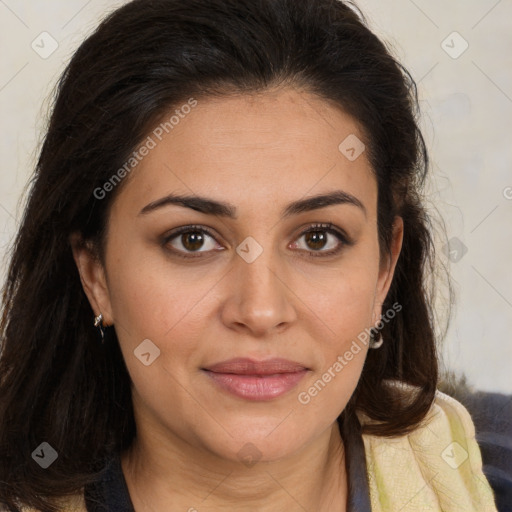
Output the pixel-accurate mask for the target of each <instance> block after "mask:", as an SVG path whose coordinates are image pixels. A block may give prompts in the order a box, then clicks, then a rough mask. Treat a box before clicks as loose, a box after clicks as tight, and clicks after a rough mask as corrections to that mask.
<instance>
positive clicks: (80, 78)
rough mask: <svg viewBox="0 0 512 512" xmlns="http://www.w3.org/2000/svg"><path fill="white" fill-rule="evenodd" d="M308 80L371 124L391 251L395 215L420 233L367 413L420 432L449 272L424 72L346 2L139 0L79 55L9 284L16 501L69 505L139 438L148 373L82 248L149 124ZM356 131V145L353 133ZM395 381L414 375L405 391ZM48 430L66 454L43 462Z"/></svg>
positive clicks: (69, 71)
mask: <svg viewBox="0 0 512 512" xmlns="http://www.w3.org/2000/svg"><path fill="white" fill-rule="evenodd" d="M283 84H291V85H293V86H298V87H301V88H302V89H304V90H307V91H309V92H311V93H314V94H317V95H318V96H320V97H322V98H324V99H326V100H328V101H331V102H334V103H335V104H337V105H339V106H340V107H341V108H343V109H344V110H345V111H346V112H348V113H349V114H350V115H352V116H353V117H354V118H355V119H356V120H357V121H358V122H359V123H360V125H361V127H362V129H363V131H364V133H365V136H366V138H367V141H368V153H367V154H368V156H369V158H370V163H371V165H372V168H373V171H374V173H375V177H376V180H377V183H378V229H379V242H380V247H381V251H382V253H383V254H384V253H385V252H386V251H388V250H389V244H390V238H391V232H392V231H391V230H392V222H393V219H394V216H395V215H400V216H401V217H402V218H403V220H404V241H403V248H402V252H401V255H400V257H399V260H398V264H397V268H396V273H395V276H394V280H393V282H392V286H391V289H390V291H389V294H388V296H387V298H386V301H385V303H384V304H383V311H386V310H387V309H389V308H391V307H392V305H393V304H395V303H398V304H400V305H401V306H402V310H401V312H400V313H399V314H397V315H396V317H395V318H394V319H393V320H392V321H390V322H388V323H385V325H384V326H383V328H382V334H383V337H384V339H385V343H384V345H383V346H382V347H381V348H380V349H379V350H370V351H369V353H368V356H367V359H366V362H365V365H364V368H363V372H362V375H361V378H360V381H359V384H358V386H357V389H356V391H355V393H354V395H353V396H352V398H351V401H350V404H349V407H350V408H351V409H352V408H357V409H359V410H361V411H363V412H364V413H366V414H367V415H368V416H369V417H370V418H372V419H374V420H378V422H379V423H378V424H375V425H372V426H367V427H366V428H365V432H367V433H373V434H376V435H381V436H394V435H400V434H404V433H407V432H410V431H411V430H413V429H414V428H415V427H417V426H418V424H419V423H420V422H421V421H422V419H424V417H425V414H426V413H427V411H428V410H429V408H430V406H431V404H432V401H433V398H434V393H435V389H436V383H437V372H438V367H437V357H436V347H435V340H434V337H435V336H434V327H433V316H432V311H431V307H430V304H431V303H432V297H431V296H430V294H429V292H428V290H427V287H426V285H425V278H426V276H427V274H428V273H430V272H432V269H433V266H432V265H433V244H432V240H431V229H430V225H429V219H428V216H427V214H426V211H425V209H424V207H423V205H422V202H421V188H422V185H423V183H424V180H425V177H426V173H427V169H428V155H427V151H426V147H425V143H424V140H423V137H422V135H421V132H420V130H419V128H418V124H417V114H418V109H417V107H418V102H417V92H416V85H415V83H414V80H413V79H412V78H411V76H410V75H409V73H408V72H407V70H406V69H405V68H403V67H402V66H401V65H400V64H399V63H398V62H397V61H396V60H395V59H394V58H393V56H392V55H391V54H390V53H389V52H388V50H387V49H386V47H385V45H384V44H383V43H382V42H381V41H380V40H379V39H378V38H377V37H376V36H375V35H374V34H373V33H372V32H371V31H370V30H369V29H368V28H367V24H366V22H365V20H364V18H363V16H362V15H361V14H360V13H358V12H357V11H356V9H355V8H354V6H349V5H347V4H346V3H343V2H341V1H339V0H186V1H184V0H135V1H133V2H130V3H128V4H126V5H124V6H123V7H121V8H119V9H118V10H116V11H115V12H113V13H112V14H110V15H109V16H108V17H107V18H106V19H105V20H104V21H103V22H102V23H101V24H100V25H99V27H98V28H97V30H96V31H95V32H94V33H93V34H92V35H91V36H90V37H88V38H87V39H86V40H85V41H84V42H83V44H82V45H81V46H80V47H79V48H78V50H77V51H76V53H75V54H74V56H73V58H72V60H71V62H70V63H69V65H68V66H67V67H66V69H65V71H64V73H63V75H62V77H61V78H60V81H59V83H58V87H57V90H56V96H55V101H54V105H53V110H52V114H51V118H50V122H49V126H48V130H47V133H46V135H45V138H44V143H43V145H42V149H41V152H40V156H39V159H38V162H37V168H36V173H35V176H34V179H33V182H32V183H31V189H30V195H29V200H28V203H27V206H26V209H25V212H24V216H23V219H22V222H21V226H20V228H19V231H18V233H17V237H16V239H15V242H14V245H13V248H12V255H11V261H10V266H9V269H8V275H7V281H6V285H5V288H4V292H3V304H2V308H3V310H2V318H1V324H0V335H1V341H2V345H1V355H0V418H1V425H0V502H3V503H5V504H6V505H7V506H9V507H10V510H17V508H15V507H16V505H17V504H18V505H19V503H24V504H27V505H30V506H33V507H36V508H38V509H40V510H42V511H54V510H57V509H56V508H55V507H53V506H52V504H51V498H56V497H59V496H64V495H66V494H70V493H73V492H76V491H77V490H79V489H81V488H82V487H83V486H84V485H85V484H87V483H88V482H91V481H93V480H94V479H95V477H96V476H97V475H98V473H99V472H100V471H101V469H102V468H103V465H104V461H105V459H106V458H108V457H109V456H110V455H111V454H112V453H114V452H116V451H120V450H123V449H124V448H126V447H128V446H129V445H130V443H131V442H132V440H133V438H134V436H135V434H136V429H135V423H134V418H133V410H132V403H131V390H130V378H129V375H128V372H127V370H126V366H125V364H124V361H123V358H122V354H121V352H120V349H119V344H118V340H117V337H116V333H115V330H114V329H113V328H109V329H108V331H107V335H108V336H107V337H108V340H107V343H106V344H105V345H102V344H101V343H100V341H99V337H98V333H97V331H96V330H95V328H94V326H93V312H92V310H91V307H90V305H89V302H88V300H87V298H86V296H85V294H84V291H83V289H82V285H81V282H80V278H79V274H78V271H77V268H76V265H75V262H74V260H73V257H72V251H71V247H70V243H69V236H70V234H71V233H80V234H81V235H82V237H83V239H84V241H86V242H91V243H94V244H95V246H96V247H97V249H98V257H99V258H102V257H103V248H104V246H105V239H104V233H105V226H106V222H107V219H108V214H109V209H110V207H111V205H112V203H113V201H114V200H115V197H116V194H118V193H119V191H120V190H121V189H122V186H123V183H120V184H119V185H118V186H117V187H116V190H115V191H113V192H112V193H108V194H106V196H105V197H103V198H99V197H98V193H96V194H95V191H97V190H98V188H101V187H102V186H103V184H104V183H106V182H107V181H108V180H109V179H110V178H111V177H112V176H113V174H114V173H115V172H116V171H117V170H118V169H120V168H121V167H122V166H123V163H124V162H126V160H127V159H128V158H129V155H130V154H131V153H132V152H133V151H134V149H135V148H136V147H137V146H138V145H139V144H140V143H141V141H143V140H144V138H145V137H147V134H148V133H149V130H150V129H151V127H152V126H154V125H155V123H156V122H157V120H159V119H161V117H162V115H163V114H164V113H166V112H168V111H169V109H170V108H171V107H173V106H179V105H180V104H183V103H184V102H186V101H187V99H189V98H191V97H195V98H198V99H199V98H202V97H203V98H204V97H208V96H209V95H222V94H224V95H226V94H232V93H247V92H255V91H264V90H266V89H267V88H269V87H272V86H278V85H283ZM340 142H341V141H340ZM388 379H394V380H399V381H402V382H404V383H407V384H410V385H412V386H414V387H415V388H416V389H417V390H418V392H417V393H415V394H410V395H406V396H404V395H403V393H402V394H400V390H399V389H397V388H393V387H389V386H387V385H386V382H387V380H388ZM42 442H47V443H48V444H49V445H51V446H52V447H54V448H55V449H56V450H57V452H58V458H57V460H56V461H55V462H54V463H53V464H52V465H51V466H50V467H48V468H47V469H44V470H43V469H42V468H41V467H40V466H39V465H37V464H35V462H34V460H32V453H33V451H34V450H35V449H36V448H37V447H38V446H40V445H41V443H42Z"/></svg>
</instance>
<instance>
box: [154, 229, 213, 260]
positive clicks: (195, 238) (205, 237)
mask: <svg viewBox="0 0 512 512" xmlns="http://www.w3.org/2000/svg"><path fill="white" fill-rule="evenodd" d="M163 245H164V246H166V247H170V249H171V251H172V252H174V253H175V254H177V255H178V256H182V257H184V258H187V257H192V258H193V257H197V256H200V255H201V254H203V253H207V252H211V251H213V250H215V249H217V248H218V244H217V243H216V241H215V238H214V237H213V235H212V234H210V232H209V231H208V230H207V229H205V228H203V227H195V226H184V227H182V228H180V229H178V230H176V231H174V232H173V233H171V234H170V235H168V236H166V237H165V239H164V240H163ZM201 249H204V250H201ZM193 253H197V256H195V255H193ZM187 254H189V255H190V256H187Z"/></svg>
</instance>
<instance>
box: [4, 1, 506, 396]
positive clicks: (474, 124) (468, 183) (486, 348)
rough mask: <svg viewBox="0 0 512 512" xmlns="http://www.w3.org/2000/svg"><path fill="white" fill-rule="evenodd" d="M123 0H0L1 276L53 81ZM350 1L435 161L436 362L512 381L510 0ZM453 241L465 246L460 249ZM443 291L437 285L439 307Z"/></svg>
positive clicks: (474, 376)
mask: <svg viewBox="0 0 512 512" xmlns="http://www.w3.org/2000/svg"><path fill="white" fill-rule="evenodd" d="M184 1H185V0H184ZM123 3H124V2H113V1H109V0H90V1H86V0H66V1H64V0H60V1H57V0H46V1H44V2H35V1H34V0H17V1H16V0H0V48H1V55H2V58H1V69H0V112H1V118H0V123H1V131H2V136H1V138H0V154H1V156H2V159H1V167H0V256H4V258H3V260H2V262H1V263H0V282H3V280H4V276H5V266H6V259H5V255H6V250H7V246H8V243H9V242H10V240H11V239H12V236H13V234H14V233H15V230H16V226H17V219H19V218H20V216H21V213H22V208H23V200H24V196H23V191H24V188H25V187H26V184H27V182H28V180H29V178H30V175H31V173H32V170H33V168H34V163H35V159H36V157H37V149H38V144H39V143H40V140H41V137H42V134H43V130H44V126H45V120H46V117H45V116H46V113H47V108H48V105H49V101H48V97H49V94H50V92H51V90H52V87H53V85H54V84H55V82H56V80H57V78H58V76H59V74H60V73H61V71H62V70H63V68H64V65H65V63H66V62H67V61H68V60H69V58H70V57H71V55H72V53H73V51H74V50H75V49H76V47H77V46H78V45H79V44H80V42H81V41H82V40H83V38H84V36H85V35H86V34H88V33H89V32H90V31H91V30H93V29H94V27H95V26H96V24H97V22H98V20H99V19H100V18H101V17H103V16H104V15H105V14H106V13H107V12H109V11H111V10H113V9H114V8H115V7H116V6H119V5H121V4H123ZM358 5H359V6H360V7H361V9H362V11H363V12H364V13H365V15H366V17H367V19H368V21H369V23H370V26H371V28H372V29H373V30H375V31H376V32H377V33H378V34H379V35H380V36H381V37H382V38H384V40H386V41H387V42H388V44H389V45H390V47H391V48H392V51H393V53H394V54H395V55H396V56H397V57H398V59H399V60H400V61H401V62H402V63H404V64H405V66H406V67H407V68H408V69H409V70H410V72H411V74H412V76H413V77H414V79H415V80H416V81H417V83H418V84H419V96H420V101H421V108H422V112H423V118H422V126H423V131H424V135H425V137H426V140H427V142H428V146H429V148H430V154H431V158H432V171H433V175H432V179H431V182H430V185H429V188H428V191H427V192H428V193H427V201H428V204H429V206H430V207H431V209H432V211H434V210H436V211H438V212H439V214H440V215H442V216H443V217H444V219H445V221H446V227H447V234H448V239H452V242H451V244H450V246H449V249H450V250H451V260H453V261H449V259H450V258H448V256H447V255H446V254H445V253H446V252H447V251H446V247H445V243H446V240H444V239H443V238H442V237H438V238H437V239H436V246H437V249H438V251H439V254H440V260H441V262H443V263H447V264H449V265H450V270H451V273H452V277H453V280H454V284H455V290H456V292H457V303H456V306H455V308H454V310H453V315H454V316H453V318H452V321H451V324H450V328H449V331H448V333H447V337H446V340H445V342H444V345H443V348H442V354H443V364H444V366H445V367H446V368H449V369H452V370H455V371H457V372H464V373H465V374H466V375H467V377H468V381H469V383H470V384H472V385H473V386H475V387H476V388H478V389H482V390H489V391H501V392H505V393H512V377H511V361H512V343H511V333H512V273H511V272H510V265H511V262H512V257H511V256H512V242H511V240H512V228H511V226H512V222H511V221H512V171H511V162H512V154H511V142H512V139H511V127H512V71H511V70H512V22H511V21H510V20H512V2H511V1H510V0H499V1H496V0H471V1H468V0H449V1H446V0H414V1H413V0H392V1H391V0H387V1H383V0H361V1H359V2H358ZM43 32H48V33H49V34H50V35H51V37H52V38H53V39H55V41H56V42H57V43H58V48H57V49H56V50H55V52H54V53H52V54H51V55H50V56H47V58H42V57H41V56H40V55H39V54H38V53H36V51H35V50H34V49H33V48H32V47H31V45H32V43H33V41H35V43H34V45H38V47H39V49H38V51H39V52H40V53H42V52H44V51H48V50H49V49H50V48H51V46H50V42H51V40H50V39H49V38H48V36H41V35H40V34H41V33H43ZM453 32H457V33H458V34H459V35H457V34H456V35H451V34H452V33H453ZM443 41H444V43H443ZM466 44H467V45H468V48H467V49H466V51H464V53H462V54H461V55H460V56H458V55H457V54H458V53H460V51H461V50H462V49H464V47H465V46H466ZM36 48H37V46H36ZM450 53H451V56H450ZM44 56H45V57H46V55H44ZM453 57H457V58H453ZM453 239H455V241H453ZM457 240H458V241H457ZM457 244H458V245H457ZM460 244H464V246H465V247H466V248H467V252H466V253H465V254H464V255H463V257H462V258H460V255H461V254H462V253H461V252H460V247H461V245H460ZM456 251H458V252H456ZM443 300H444V299H443V295H442V294H440V295H439V300H438V304H437V305H438V306H439V308H440V311H441V312H442V311H443Z"/></svg>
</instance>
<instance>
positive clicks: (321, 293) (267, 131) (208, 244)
mask: <svg viewBox="0 0 512 512" xmlns="http://www.w3.org/2000/svg"><path fill="white" fill-rule="evenodd" d="M188 110H189V109H184V110H181V111H180V112H181V116H179V122H177V123H176V122H175V121H176V119H174V122H175V124H173V125H172V128H170V126H171V125H167V131H168V133H167V132H166V130H165V129H162V128H161V127H160V129H159V128H156V129H155V131H154V132H151V133H149V134H148V135H149V136H150V138H151V140H152V141H153V142H150V141H149V139H146V141H145V144H146V145H147V146H148V147H150V149H149V150H148V151H147V152H146V151H142V152H141V153H147V154H146V156H144V157H141V161H140V162H139V163H138V165H137V166H136V167H135V168H134V169H133V171H132V174H130V176H129V178H126V179H127V180H128V181H127V183H125V184H123V185H124V187H123V189H122V190H120V194H119V196H118V197H117V198H116V200H115V202H114V204H113V206H112V210H111V215H110V219H109V226H108V235H107V240H108V241H107V246H106V257H105V268H104V272H103V268H102V267H100V266H97V265H98V264H96V263H93V260H92V259H91V260H88V259H87V258H88V257H87V256H86V255H82V259H80V258H78V259H77V261H81V262H82V266H81V273H82V277H83V279H84V286H85V288H86V292H87V293H88V296H89V298H90V300H91V303H92V305H93V308H94V309H95V312H96V314H98V313H99V312H100V311H101V312H102V313H103V316H104V318H105V321H106V323H107V324H114V325H115V329H116V332H117V335H118V338H119V342H120V346H121V350H122V353H123V356H124V359H125V361H126V365H127V368H128V371H129V373H130V376H131V379H132V382H133V387H132V389H133V399H134V407H135V414H136V421H137V427H138V431H139V435H141V434H143V433H145V434H146V435H147V436H148V437H149V436H151V437H152V438H153V439H158V440H159V441H161V446H165V443H166V442H168V441H169V440H173V442H181V443H185V444H186V445H187V446H189V447H192V448H191V449H193V450H195V449H199V450H201V451H203V453H204V451H205V450H206V451H207V452H209V453H210V454H213V455H216V456H220V457H222V458H224V459H231V460H234V461H236V460H239V459H240V458H242V457H244V456H247V455H248V456H252V457H253V458H255V457H256V458H261V459H262V460H273V459H277V458H281V457H284V456H286V455H290V454H293V453H296V452H298V450H300V449H301V448H302V447H305V446H306V445H308V444H309V443H311V442H313V441H314V440H315V439H316V438H318V437H319V436H320V435H322V433H325V432H326V430H327V429H328V428H329V427H331V426H332V424H333V422H334V421H335V420H336V418H337V416H338V415H339V414H340V413H341V411H342V410H343V409H344V407H345V405H346V404H347V402H348V400H349V398H350V396H351V394H352V393H353V391H354V389H355V387H356V384H357V382H358V379H359V376H360V374H361V371H362V366H363V363H364V359H365V356H366V352H367V345H365V344H364V343H361V342H358V341H357V340H358V338H357V337H358V335H359V334H361V332H364V330H365V329H366V328H369V327H371V326H373V325H374V324H376V323H377V322H378V320H379V318H380V314H381V303H382V302H383V300H384V298H385V296H386V293H387V290H388V287H389V284H390V280H391V277H392V271H393V268H394V264H395V261H396V257H397V255H398V252H399V250H400V243H401V228H400V227H397V228H396V229H395V235H394V237H395V238H394V240H395V241H394V245H393V257H392V258H390V259H389V260H386V261H381V260H380V259H379V245H378V236H377V210H376V207H377V186H376V181H375V178H374V177H373V175H372V173H371V169H370V165H369V163H368V160H367V155H366V152H365V151H364V147H363V146H362V143H361V142H360V141H361V140H362V139H363V135H362V133H361V132H360V130H359V129H358V126H357V125H356V123H355V122H354V120H353V119H352V118H351V117H350V116H348V115H346V114H344V113H343V112H341V111H340V110H338V109H336V108H335V107H333V106H331V105H330V104H329V103H326V102H324V101H323V100H321V99H319V98H317V97H315V96H312V95H309V94H307V93H305V92H298V91H296V90H294V89H291V88H290V89H283V90H280V91H278V92H266V93H264V94H261V95H258V96H248V95H244V96H238V97H234V96H231V97H226V98H222V99H205V100H200V101H198V102H197V105H196V106H194V107H193V108H190V112H189V113H188V114H186V115H185V114H183V112H184V111H187V112H188ZM174 112H175V109H173V111H172V112H170V113H169V116H167V117H166V119H165V120H167V118H170V117H171V116H172V115H173V114H174ZM157 134H158V136H157ZM347 137H349V138H348V139H347ZM356 137H357V138H356ZM160 139H161V140H160ZM345 139H347V140H346V141H345ZM344 141H345V142H344ZM342 143H343V144H342ZM340 144H341V147H340ZM359 153H360V155H359V156H358V154H359ZM170 195H172V196H174V197H177V196H187V198H188V199H189V200H190V203H189V206H188V207H187V206H186V205H185V204H184V203H180V202H171V201H170V200H169V201H164V200H163V199H164V198H166V197H167V196H170ZM324 195H326V196H329V197H332V198H334V200H332V199H329V200H322V199H317V200H312V198H315V197H317V196H324ZM193 198H195V199H194V200H192V199H193ZM199 198H201V199H199ZM317 224H320V225H325V224H329V225H331V227H330V228H329V227H325V226H320V227H314V226H315V225H317ZM399 224H400V223H397V226H399ZM187 226H189V228H188V229H187V230H186V231H188V233H182V234H176V231H177V230H178V229H181V228H183V227H187ZM190 226H193V227H190ZM307 231H311V232H310V233H309V234H308V233H307ZM336 233H339V235H337V234H336ZM83 262H88V263H87V265H89V266H87V265H85V266H84V265H83ZM91 265H93V267H91ZM87 268H89V269H90V268H93V271H92V272H88V271H87V270H86V269H87ZM382 313H383V312H382ZM147 340H150V341H147ZM354 340H356V342H357V343H356V344H354V343H353V342H354ZM355 347H359V350H358V351H357V350H356V348H355ZM347 352H350V353H351V355H352V357H350V355H348V356H346V353H347ZM234 358H244V359H250V360H253V363H254V362H268V360H270V359H274V358H280V359H285V360H287V361H289V362H290V364H281V363H272V362H270V363H269V364H267V365H265V364H263V365H260V366H258V365H257V364H252V363H251V362H247V361H245V362H243V361H242V362H240V361H238V362H237V361H234V362H233V361H232V362H231V363H229V364H227V365H226V366H224V367H219V366H217V368H214V365H216V364H217V363H221V362H226V361H228V362H229V361H230V360H233V359H234ZM340 358H341V359H340ZM341 361H343V363H341ZM336 362H338V364H336ZM340 366H341V369H340ZM315 383H316V385H315ZM315 390H316V391H315ZM248 443H251V444H248Z"/></svg>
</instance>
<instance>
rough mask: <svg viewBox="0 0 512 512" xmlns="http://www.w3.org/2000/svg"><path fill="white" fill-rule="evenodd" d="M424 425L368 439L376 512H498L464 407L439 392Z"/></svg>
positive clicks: (373, 506) (372, 495) (366, 419)
mask: <svg viewBox="0 0 512 512" xmlns="http://www.w3.org/2000/svg"><path fill="white" fill-rule="evenodd" d="M357 415H358V418H359V421H360V422H361V424H364V423H366V422H371V420H369V419H368V418H367V417H366V416H365V415H363V414H361V413H357ZM423 425H424V426H423V427H419V428H417V429H416V430H415V431H414V432H412V433H411V434H409V435H405V436H401V437H397V438H384V437H378V436H371V435H363V442H364V447H365V455H366V464H367V468H368V474H369V484H370V498H371V504H372V512H424V511H425V512H426V511H428V512H497V509H496V506H495V503H494V495H493V491H492V489H491V487H490V485H489V483H488V481H487V479H486V477H485V476H484V474H483V472H482V457H481V454H480V448H479V447H478V444H477V442H476V439H475V427H474V425H473V421H472V419H471V416H470V415H469V413H468V411H467V410H466V409H465V407H464V406H463V405H462V404H461V403H459V402H458V401H457V400H455V399H453V398H451V397H449V396H448V395H445V394H444V393H441V392H440V391H437V393H436V399H435V402H434V404H433V405H432V408H431V410H430V411H429V414H428V416H427V418H426V419H425V422H424V424H423Z"/></svg>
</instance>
